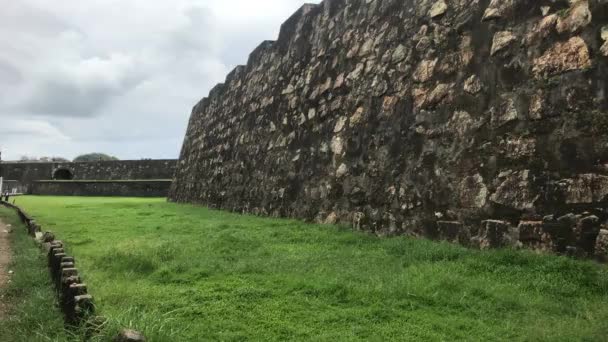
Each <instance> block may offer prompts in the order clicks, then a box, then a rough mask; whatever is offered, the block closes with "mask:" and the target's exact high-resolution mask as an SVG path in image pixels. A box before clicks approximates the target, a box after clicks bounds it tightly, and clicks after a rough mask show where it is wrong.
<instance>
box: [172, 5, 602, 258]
mask: <svg viewBox="0 0 608 342" xmlns="http://www.w3.org/2000/svg"><path fill="white" fill-rule="evenodd" d="M606 25H608V2H607V1H600V0H595V1H594V0H589V1H585V0H581V1H576V0H570V1H566V0H492V1H489V0H371V1H370V0H348V1H347V0H326V1H324V2H323V3H321V4H320V5H305V6H303V7H302V8H301V9H300V10H298V11H297V12H296V13H295V14H294V15H293V16H292V17H291V18H289V19H288V20H287V21H286V22H285V23H284V24H283V26H282V27H281V31H280V34H279V37H278V40H277V41H276V42H272V41H266V42H264V43H262V44H261V45H260V46H259V47H258V48H257V49H255V51H253V52H252V54H251V55H250V57H249V60H248V63H247V65H245V66H238V67H236V68H235V69H234V70H233V71H232V72H231V73H230V74H229V75H228V76H227V78H226V81H225V83H223V84H219V85H218V86H216V87H215V88H213V89H212V90H211V92H210V93H209V96H208V97H207V98H204V99H203V100H201V101H200V102H199V103H198V104H197V105H196V106H195V107H194V108H193V111H192V115H191V118H190V122H189V126H188V130H187V134H186V137H185V140H184V144H183V148H182V152H181V156H180V160H179V164H178V165H179V166H178V168H177V172H176V181H175V182H174V184H173V187H172V190H171V193H170V199H172V200H174V201H177V202H195V203H203V204H206V205H209V206H211V207H216V208H225V209H229V210H234V211H239V212H247V213H256V214H263V215H270V216H283V217H296V218H303V219H309V220H315V221H318V222H327V223H334V222H342V223H349V224H352V225H353V226H354V227H356V228H358V229H362V230H366V231H372V232H375V233H377V234H413V235H420V236H428V237H433V238H440V239H447V240H451V241H460V242H461V243H463V244H467V245H475V246H480V247H498V246H504V245H519V246H529V247H532V248H537V249H547V250H553V251H557V252H562V253H571V254H576V255H592V254H597V253H599V254H601V253H605V251H606V249H605V246H606V240H607V239H608V230H602V229H605V227H606V225H605V223H606V220H607V219H608V213H607V211H606V203H607V199H608V100H607V96H608V27H607V26H606Z"/></svg>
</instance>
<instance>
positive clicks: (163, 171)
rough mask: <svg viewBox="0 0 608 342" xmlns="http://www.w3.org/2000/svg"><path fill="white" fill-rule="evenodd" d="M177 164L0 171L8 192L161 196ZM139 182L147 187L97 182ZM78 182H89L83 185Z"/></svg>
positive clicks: (34, 166)
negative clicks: (143, 181) (145, 183)
mask: <svg viewBox="0 0 608 342" xmlns="http://www.w3.org/2000/svg"><path fill="white" fill-rule="evenodd" d="M176 164H177V161H176V160H174V159H163V160H119V161H95V162H77V163H38V162H25V163H21V162H12V163H11V162H4V163H2V164H1V165H0V172H1V175H2V176H3V177H4V179H5V180H6V183H5V186H4V189H5V190H9V191H10V190H12V189H17V190H18V192H23V193H31V194H41V195H56V194H83V195H91V196H93V195H97V196H107V195H115V196H126V195H127V194H140V193H141V194H160V193H162V196H165V195H166V194H167V191H168V187H169V183H170V182H171V180H172V179H173V175H174V173H175V166H176ZM142 180H145V181H149V182H148V183H147V184H148V185H146V186H144V183H142V182H129V183H127V182H110V183H107V182H106V183H103V182H100V181H142ZM41 181H44V182H41ZM54 181H75V182H72V183H73V184H71V183H69V182H54ZM78 181H88V182H85V183H86V184H85V183H83V182H78ZM97 190H98V191H97Z"/></svg>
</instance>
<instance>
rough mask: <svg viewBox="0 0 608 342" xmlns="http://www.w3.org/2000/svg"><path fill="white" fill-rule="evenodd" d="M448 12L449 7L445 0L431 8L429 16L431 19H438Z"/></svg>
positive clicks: (439, 0)
mask: <svg viewBox="0 0 608 342" xmlns="http://www.w3.org/2000/svg"><path fill="white" fill-rule="evenodd" d="M447 10H448V5H447V4H446V3H445V0H438V1H437V2H435V3H434V4H433V6H432V7H431V10H430V11H429V16H430V17H431V18H436V17H439V16H441V15H444V14H445V12H446V11H447Z"/></svg>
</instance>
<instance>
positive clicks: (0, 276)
mask: <svg viewBox="0 0 608 342" xmlns="http://www.w3.org/2000/svg"><path fill="white" fill-rule="evenodd" d="M10 229H11V227H7V225H5V224H4V222H2V221H0V289H2V288H4V287H5V286H7V284H8V282H9V278H10V274H9V269H8V266H9V263H10V261H11V248H10V245H9V234H10ZM6 310H7V306H6V300H5V298H3V297H2V292H1V291H0V321H1V320H2V319H4V317H6Z"/></svg>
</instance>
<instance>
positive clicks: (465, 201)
mask: <svg viewBox="0 0 608 342" xmlns="http://www.w3.org/2000/svg"><path fill="white" fill-rule="evenodd" d="M459 191H460V205H461V206H462V207H463V208H483V207H484V206H485V205H486V203H487V200H488V194H489V191H488V188H487V186H486V185H485V183H484V181H483V177H482V176H481V175H480V174H475V175H473V176H469V177H466V178H465V179H463V180H462V182H461V183H460V187H459Z"/></svg>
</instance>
